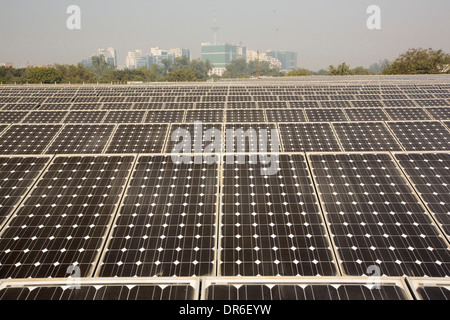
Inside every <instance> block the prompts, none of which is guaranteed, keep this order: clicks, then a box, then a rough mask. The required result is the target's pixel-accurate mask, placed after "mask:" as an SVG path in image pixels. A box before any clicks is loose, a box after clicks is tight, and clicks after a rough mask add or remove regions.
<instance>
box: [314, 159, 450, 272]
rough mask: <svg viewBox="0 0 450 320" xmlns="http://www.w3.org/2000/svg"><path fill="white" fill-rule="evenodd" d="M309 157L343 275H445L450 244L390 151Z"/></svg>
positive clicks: (449, 263)
mask: <svg viewBox="0 0 450 320" xmlns="http://www.w3.org/2000/svg"><path fill="white" fill-rule="evenodd" d="M309 159H310V161H311V167H312V170H313V177H314V179H315V182H316V186H317V189H318V192H319V197H320V199H321V205H322V208H323V210H324V212H325V214H326V217H327V220H328V225H329V227H330V232H331V234H332V235H333V240H334V243H335V246H336V249H337V252H338V254H339V258H340V260H341V266H342V267H343V271H344V273H345V274H346V275H353V276H362V275H370V274H372V273H373V272H374V271H373V270H375V271H377V270H378V274H380V275H383V276H403V275H406V276H418V277H442V276H445V275H448V274H449V271H450V255H449V247H448V244H447V243H446V241H445V240H444V238H443V237H442V236H441V235H440V234H439V233H438V230H437V228H436V227H435V226H434V225H433V224H432V221H431V219H430V217H429V216H428V214H427V213H426V211H425V209H424V208H423V207H422V206H421V204H420V201H419V199H418V198H416V196H415V195H414V193H413V191H412V190H411V188H410V187H409V185H408V184H407V182H406V180H405V179H404V178H403V177H402V175H401V172H400V171H399V169H397V167H396V166H395V163H394V161H393V160H392V159H391V158H390V157H389V155H388V154H335V155H333V154H328V155H325V154H324V155H316V154H314V155H310V156H309Z"/></svg>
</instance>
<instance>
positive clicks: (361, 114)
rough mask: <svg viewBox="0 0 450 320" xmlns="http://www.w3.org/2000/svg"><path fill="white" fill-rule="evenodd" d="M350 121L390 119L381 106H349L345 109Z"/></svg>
mask: <svg viewBox="0 0 450 320" xmlns="http://www.w3.org/2000/svg"><path fill="white" fill-rule="evenodd" d="M344 111H345V113H346V115H347V117H348V118H349V119H350V121H385V120H389V117H388V116H387V115H386V113H384V112H383V109H381V108H367V109H366V108H349V109H344Z"/></svg>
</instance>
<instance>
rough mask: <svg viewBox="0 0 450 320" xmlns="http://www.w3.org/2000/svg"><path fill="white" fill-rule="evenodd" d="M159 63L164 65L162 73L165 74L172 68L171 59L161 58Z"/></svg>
mask: <svg viewBox="0 0 450 320" xmlns="http://www.w3.org/2000/svg"><path fill="white" fill-rule="evenodd" d="M161 63H162V64H163V65H164V74H165V75H167V74H168V73H169V72H170V71H171V68H172V60H169V59H162V60H161Z"/></svg>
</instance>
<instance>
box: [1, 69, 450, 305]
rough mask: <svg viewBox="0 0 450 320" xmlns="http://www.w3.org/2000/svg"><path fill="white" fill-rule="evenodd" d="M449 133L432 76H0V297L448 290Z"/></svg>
mask: <svg viewBox="0 0 450 320" xmlns="http://www.w3.org/2000/svg"><path fill="white" fill-rule="evenodd" d="M230 133H231V135H230ZM449 142H450V82H448V81H447V80H446V79H445V78H439V79H432V80H427V79H419V78H408V79H407V81H389V80H386V81H374V82H371V81H328V80H324V81H318V82H306V81H305V82H302V81H299V82H295V81H288V80H286V81H278V82H265V81H262V82H258V83H255V82H251V81H250V82H249V81H247V82H238V83H226V82H223V83H215V84H184V85H176V84H158V85H127V86H1V87H0V150H1V152H0V281H1V282H0V299H5V300H6V299H20V300H24V299H25V300H34V299H88V300H91V299H120V300H124V299H125V300H134V299H184V300H189V299H200V298H201V299H217V300H230V299H231V300H234V299H236V300H245V299H251V300H256V299H263V300H268V299H272V300H276V299H282V300H291V299H293V300H310V299H315V300H317V299H338V300H347V299H364V300H380V299H393V300H394V299H395V300H403V299H412V298H416V299H448V297H449V295H448V287H449V278H450V254H449V253H450V251H449V250H450V247H449V239H450V205H449V204H450V175H449V174H448V169H449V167H450V143H449ZM174 151H176V152H180V151H182V157H174ZM271 166H274V167H275V172H273V173H269V170H270V167H271ZM402 277H403V278H402ZM23 279H28V280H23ZM425 279H426V280H427V281H426V282H424V281H425ZM18 280H20V281H18ZM27 281H28V282H27ZM77 281H79V282H77ZM74 282H75V284H76V286H75V287H74V286H73V283H74ZM68 283H69V284H70V285H68ZM415 283H417V285H414V284H415ZM74 288H75V289H74ZM413 289H414V290H413Z"/></svg>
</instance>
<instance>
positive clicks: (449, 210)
mask: <svg viewBox="0 0 450 320" xmlns="http://www.w3.org/2000/svg"><path fill="white" fill-rule="evenodd" d="M395 158H396V159H397V161H398V162H399V164H400V166H401V167H402V168H403V170H404V171H405V173H406V174H407V175H408V177H409V179H410V181H411V182H412V183H413V185H414V188H415V189H416V190H417V192H418V193H419V195H420V196H421V198H422V199H423V201H424V202H425V205H426V206H427V208H428V210H429V211H430V212H431V213H432V214H433V215H434V217H435V218H436V220H437V222H438V223H439V224H440V225H441V227H442V229H443V231H444V232H445V233H446V234H447V236H450V203H449V202H448V195H449V193H450V174H449V173H448V172H449V171H448V170H449V168H450V154H448V153H410V154H396V155H395Z"/></svg>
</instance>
